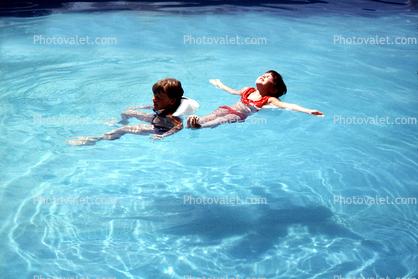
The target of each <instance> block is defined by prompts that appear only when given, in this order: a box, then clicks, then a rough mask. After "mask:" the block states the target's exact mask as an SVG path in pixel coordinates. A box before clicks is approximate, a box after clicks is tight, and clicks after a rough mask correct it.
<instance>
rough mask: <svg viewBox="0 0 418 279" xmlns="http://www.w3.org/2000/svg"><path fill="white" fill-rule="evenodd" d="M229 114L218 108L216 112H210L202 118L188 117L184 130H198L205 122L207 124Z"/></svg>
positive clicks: (225, 110)
mask: <svg viewBox="0 0 418 279" xmlns="http://www.w3.org/2000/svg"><path fill="white" fill-rule="evenodd" d="M228 113H229V111H228V110H227V109H225V108H218V109H217V110H215V111H213V112H211V113H210V114H208V115H205V116H202V117H201V118H199V117H197V116H196V115H190V116H189V117H188V118H187V122H186V128H194V129H196V128H200V125H201V124H203V123H205V122H209V121H213V120H215V119H217V118H219V117H222V116H225V115H227V114H228Z"/></svg>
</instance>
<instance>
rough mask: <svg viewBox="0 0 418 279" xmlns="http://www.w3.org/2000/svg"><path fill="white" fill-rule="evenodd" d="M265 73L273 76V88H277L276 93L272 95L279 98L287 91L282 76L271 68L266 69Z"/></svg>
mask: <svg viewBox="0 0 418 279" xmlns="http://www.w3.org/2000/svg"><path fill="white" fill-rule="evenodd" d="M266 73H269V74H271V75H272V76H273V80H274V83H275V84H276V85H275V86H274V88H276V89H277V93H276V94H274V95H273V97H276V98H279V97H281V96H283V95H284V94H286V93H287V88H286V84H284V81H283V78H282V76H281V75H280V74H279V73H278V72H276V71H273V70H270V71H267V72H266Z"/></svg>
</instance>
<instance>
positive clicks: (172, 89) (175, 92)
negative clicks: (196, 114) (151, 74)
mask: <svg viewBox="0 0 418 279" xmlns="http://www.w3.org/2000/svg"><path fill="white" fill-rule="evenodd" d="M152 92H154V94H158V93H165V94H167V96H168V97H169V98H170V99H176V103H175V105H174V107H175V108H176V109H177V108H178V106H179V105H180V103H181V97H183V93H184V91H183V88H182V87H181V83H180V81H178V80H176V79H174V78H165V79H162V80H159V81H157V82H156V83H155V84H154V85H153V86H152Z"/></svg>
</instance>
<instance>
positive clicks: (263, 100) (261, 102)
mask: <svg viewBox="0 0 418 279" xmlns="http://www.w3.org/2000/svg"><path fill="white" fill-rule="evenodd" d="M254 91H256V89H255V88H253V87H250V88H248V89H247V90H245V91H244V93H242V95H241V102H242V103H244V104H246V105H249V106H253V107H258V108H261V107H262V106H264V105H265V104H266V103H267V102H268V100H269V99H270V96H264V97H262V98H261V99H260V100H258V101H253V100H250V99H248V96H250V94H251V93H253V92H254Z"/></svg>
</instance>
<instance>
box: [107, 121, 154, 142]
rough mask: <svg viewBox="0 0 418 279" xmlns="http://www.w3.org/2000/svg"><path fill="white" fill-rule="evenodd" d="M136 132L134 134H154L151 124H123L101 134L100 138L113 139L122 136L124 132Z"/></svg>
mask: <svg viewBox="0 0 418 279" xmlns="http://www.w3.org/2000/svg"><path fill="white" fill-rule="evenodd" d="M126 133H129V134H136V135H149V134H155V133H156V132H155V130H154V126H152V125H145V124H142V125H133V126H123V127H121V128H118V129H116V130H113V131H111V132H109V133H106V134H103V135H102V137H101V139H104V140H115V139H118V138H120V137H121V136H123V135H124V134H126Z"/></svg>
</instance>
